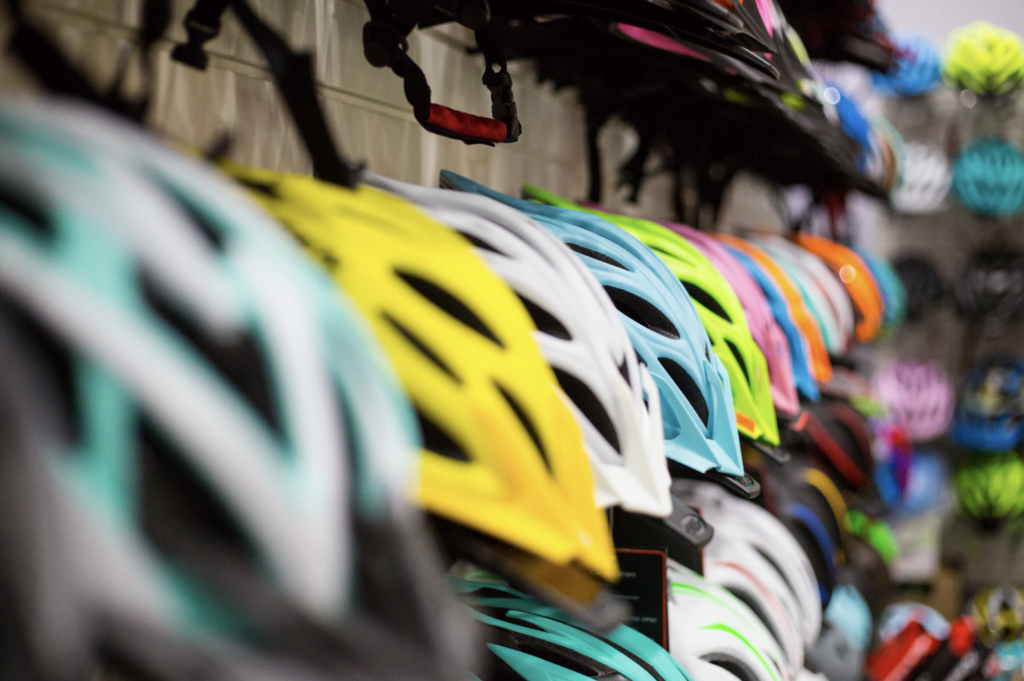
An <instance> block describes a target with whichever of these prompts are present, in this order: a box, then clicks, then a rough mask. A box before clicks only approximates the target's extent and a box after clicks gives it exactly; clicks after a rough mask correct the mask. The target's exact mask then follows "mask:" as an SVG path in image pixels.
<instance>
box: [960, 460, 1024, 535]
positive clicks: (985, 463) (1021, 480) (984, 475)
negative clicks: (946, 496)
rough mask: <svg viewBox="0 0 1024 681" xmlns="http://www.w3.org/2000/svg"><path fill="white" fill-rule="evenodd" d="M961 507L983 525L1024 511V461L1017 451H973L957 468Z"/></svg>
mask: <svg viewBox="0 0 1024 681" xmlns="http://www.w3.org/2000/svg"><path fill="white" fill-rule="evenodd" d="M956 495H957V499H958V500H959V502H960V510H961V511H962V512H963V514H964V515H966V516H968V517H970V518H974V519H975V520H977V521H979V522H980V523H981V524H982V525H983V526H987V527H994V526H995V525H997V524H998V523H999V522H1000V521H1002V520H1006V519H1009V518H1012V517H1015V516H1019V515H1020V514H1021V513H1024V461H1021V457H1020V454H1018V453H1017V452H1000V453H997V454H989V453H987V452H972V453H970V454H969V455H968V456H967V459H966V460H965V461H964V462H963V464H962V465H961V466H960V468H959V470H957V472H956Z"/></svg>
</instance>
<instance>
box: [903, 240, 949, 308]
mask: <svg viewBox="0 0 1024 681" xmlns="http://www.w3.org/2000/svg"><path fill="white" fill-rule="evenodd" d="M892 267H893V269H894V270H896V274H897V275H898V276H899V278H900V281H901V282H902V283H903V288H904V290H905V291H906V292H907V321H908V322H916V321H919V320H921V319H922V318H924V317H925V316H927V315H928V314H930V313H931V312H932V311H933V310H934V309H935V308H936V307H937V306H938V305H939V304H940V303H941V302H942V300H943V298H944V297H945V296H946V285H945V284H944V283H943V282H942V277H940V276H939V273H938V271H937V270H936V269H935V265H933V264H932V261H931V260H930V259H928V258H926V257H923V256H917V255H903V256H899V257H897V258H896V259H895V260H893V261H892Z"/></svg>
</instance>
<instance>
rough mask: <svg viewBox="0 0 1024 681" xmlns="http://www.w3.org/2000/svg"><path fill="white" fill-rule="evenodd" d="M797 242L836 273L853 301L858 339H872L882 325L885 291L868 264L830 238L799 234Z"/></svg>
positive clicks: (863, 341) (866, 340)
mask: <svg viewBox="0 0 1024 681" xmlns="http://www.w3.org/2000/svg"><path fill="white" fill-rule="evenodd" d="M796 243H797V244H798V245H799V246H800V247H801V248H803V249H806V250H807V251H809V252H810V253H813V254H814V255H816V256H818V257H819V258H821V260H822V262H824V263H825V264H826V265H828V266H829V267H830V268H831V269H832V271H833V272H835V273H836V275H837V276H838V277H839V280H840V281H841V282H842V283H843V285H844V286H845V287H846V291H847V293H848V294H849V296H850V300H852V301H853V310H854V316H855V323H856V327H855V330H856V337H857V340H859V341H861V342H862V343H866V342H868V341H870V340H873V339H874V337H875V336H877V335H878V329H879V328H881V326H882V305H883V303H882V292H881V290H880V289H879V287H878V283H877V282H876V281H875V277H874V275H872V274H871V270H870V269H869V268H868V266H867V264H866V263H865V262H864V261H863V260H862V259H861V257H860V256H859V255H857V254H856V253H854V252H853V251H852V250H851V249H849V248H847V247H846V246H843V245H842V244H837V243H836V242H834V241H830V240H829V239H823V238H821V237H817V236H812V235H810V234H803V233H798V234H797V235H796Z"/></svg>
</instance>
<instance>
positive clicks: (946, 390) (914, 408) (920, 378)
mask: <svg viewBox="0 0 1024 681" xmlns="http://www.w3.org/2000/svg"><path fill="white" fill-rule="evenodd" d="M871 384H872V385H873V386H874V388H875V394H876V395H877V397H878V399H879V401H880V402H881V403H882V404H884V405H885V406H886V408H888V410H889V412H890V413H891V414H892V415H893V416H894V417H896V418H897V420H899V421H902V422H903V423H904V424H905V425H906V428H907V433H908V434H909V435H910V439H911V440H914V441H916V442H921V441H926V440H934V439H935V438H937V437H939V436H940V435H942V434H943V433H945V432H946V428H947V427H948V426H949V421H950V419H952V417H953V407H954V405H955V398H954V391H953V383H952V382H951V381H950V380H949V375H948V374H946V371H945V369H943V368H942V367H941V366H940V365H939V364H938V362H933V361H929V362H922V361H920V360H905V361H902V362H893V363H891V364H887V365H886V366H884V367H882V368H881V369H879V370H878V371H876V372H875V375H874V378H872V379H871Z"/></svg>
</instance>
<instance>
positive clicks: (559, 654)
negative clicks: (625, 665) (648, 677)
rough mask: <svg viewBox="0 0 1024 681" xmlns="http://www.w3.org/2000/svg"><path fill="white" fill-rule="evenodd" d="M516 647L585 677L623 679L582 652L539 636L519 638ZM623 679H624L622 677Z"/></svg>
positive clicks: (609, 679) (608, 680)
mask: <svg viewBox="0 0 1024 681" xmlns="http://www.w3.org/2000/svg"><path fill="white" fill-rule="evenodd" d="M517 624H518V623H517ZM516 647H517V648H518V649H519V651H520V652H523V653H526V654H527V655H533V656H534V657H537V658H540V659H541V660H544V661H546V662H550V663H552V664H556V665H558V666H559V667H562V668H563V669H567V670H569V671H571V672H575V673H577V674H580V675H582V676H585V677H587V678H600V679H602V681H606V680H607V681H612V680H614V681H619V679H623V677H621V676H619V675H618V674H615V673H614V670H613V669H611V668H610V667H607V666H605V665H603V664H601V663H600V662H598V661H597V660H595V659H593V658H591V657H589V656H587V655H584V654H583V653H578V652H576V651H575V650H572V649H571V648H567V647H563V646H560V645H557V644H555V643H551V642H550V641H545V640H544V639H541V638H530V639H526V638H520V639H519V640H518V641H516ZM623 681H625V680H624V679H623Z"/></svg>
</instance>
